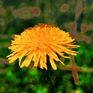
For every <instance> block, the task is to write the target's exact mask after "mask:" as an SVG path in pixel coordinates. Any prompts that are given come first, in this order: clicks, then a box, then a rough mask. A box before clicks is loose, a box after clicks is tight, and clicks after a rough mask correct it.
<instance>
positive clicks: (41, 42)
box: [7, 24, 78, 70]
mask: <svg viewBox="0 0 93 93" xmlns="http://www.w3.org/2000/svg"><path fill="white" fill-rule="evenodd" d="M77 47H78V45H74V39H72V38H71V37H70V35H69V33H68V32H64V31H63V30H61V29H59V28H58V27H55V26H52V25H48V24H39V25H36V26H34V27H32V28H28V29H26V30H25V31H24V32H22V33H21V35H15V37H14V40H12V42H11V46H10V47H9V49H10V50H11V52H12V53H11V54H10V55H9V56H7V57H8V60H9V63H13V62H14V61H15V60H16V59H19V66H20V67H28V66H29V65H30V64H31V62H32V63H33V67H40V68H42V69H43V68H45V69H47V56H49V62H50V64H51V66H52V68H53V69H54V70H56V69H57V66H56V64H55V63H56V62H61V63H62V64H64V63H63V62H62V61H61V60H60V58H59V57H58V55H59V56H60V57H63V58H69V55H76V51H73V50H71V49H72V48H77ZM65 54H67V55H68V56H65ZM23 58H24V60H23Z"/></svg>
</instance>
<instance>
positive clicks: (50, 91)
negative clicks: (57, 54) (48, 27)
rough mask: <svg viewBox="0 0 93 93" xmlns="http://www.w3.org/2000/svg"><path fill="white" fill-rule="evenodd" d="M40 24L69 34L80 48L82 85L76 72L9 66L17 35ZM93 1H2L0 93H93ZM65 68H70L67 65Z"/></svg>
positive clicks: (0, 5)
mask: <svg viewBox="0 0 93 93" xmlns="http://www.w3.org/2000/svg"><path fill="white" fill-rule="evenodd" d="M38 23H48V24H54V25H55V26H58V27H59V28H60V29H63V30H65V31H68V32H69V33H70V34H71V36H72V37H74V38H75V39H76V42H77V44H79V45H80V48H79V49H77V51H78V55H77V56H76V57H75V62H76V65H77V66H78V67H80V68H82V69H83V70H80V71H79V80H80V84H79V85H75V83H74V80H73V76H72V72H71V71H69V70H68V71H67V70H62V69H60V68H58V69H57V70H56V71H53V70H51V69H50V70H47V71H45V70H42V69H39V68H37V69H31V68H23V69H21V68H19V66H18V62H16V63H14V64H8V62H7V59H6V56H7V55H8V54H9V53H10V50H9V49H8V46H9V45H10V42H11V39H12V37H13V35H14V34H20V33H21V32H22V31H24V29H25V28H28V27H33V26H34V25H36V24H38ZM92 61H93V0H0V93H93V69H92V68H93V63H92ZM65 64H67V65H68V64H69V62H66V63H65Z"/></svg>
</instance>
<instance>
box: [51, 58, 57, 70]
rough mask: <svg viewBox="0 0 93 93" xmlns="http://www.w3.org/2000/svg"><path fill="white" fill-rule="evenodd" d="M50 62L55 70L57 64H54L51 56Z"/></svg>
mask: <svg viewBox="0 0 93 93" xmlns="http://www.w3.org/2000/svg"><path fill="white" fill-rule="evenodd" d="M50 63H51V66H52V68H53V69H54V70H56V69H57V66H56V64H55V62H54V60H53V59H52V58H50Z"/></svg>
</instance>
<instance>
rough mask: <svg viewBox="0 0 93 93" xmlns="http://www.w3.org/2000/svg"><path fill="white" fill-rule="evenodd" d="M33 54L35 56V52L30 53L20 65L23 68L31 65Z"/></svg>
mask: <svg viewBox="0 0 93 93" xmlns="http://www.w3.org/2000/svg"><path fill="white" fill-rule="evenodd" d="M33 56H34V53H31V54H29V55H28V56H27V57H26V59H25V60H24V61H23V62H22V64H21V65H20V67H21V68H22V67H28V66H29V65H30V63H31V60H32V58H33Z"/></svg>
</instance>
